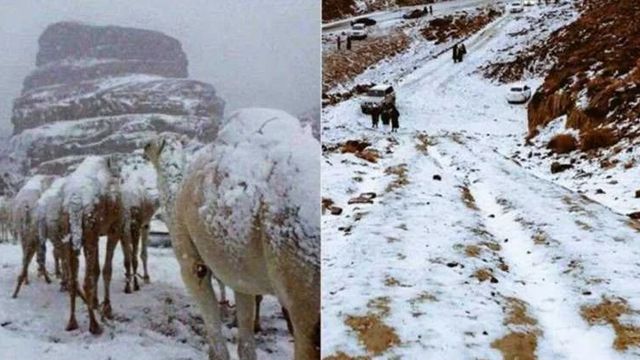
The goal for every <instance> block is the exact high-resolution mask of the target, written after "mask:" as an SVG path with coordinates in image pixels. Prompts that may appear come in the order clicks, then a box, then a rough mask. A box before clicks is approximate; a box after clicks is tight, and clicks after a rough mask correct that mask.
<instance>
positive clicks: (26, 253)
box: [13, 245, 36, 299]
mask: <svg viewBox="0 0 640 360" xmlns="http://www.w3.org/2000/svg"><path fill="white" fill-rule="evenodd" d="M35 253H36V249H35V246H32V245H24V246H23V247H22V271H21V272H20V275H18V283H17V284H16V289H15V291H14V292H13V298H14V299H15V298H17V297H18V292H20V287H21V286H22V284H23V283H24V284H25V285H27V284H29V280H28V274H29V264H30V263H31V259H33V255H34V254H35Z"/></svg>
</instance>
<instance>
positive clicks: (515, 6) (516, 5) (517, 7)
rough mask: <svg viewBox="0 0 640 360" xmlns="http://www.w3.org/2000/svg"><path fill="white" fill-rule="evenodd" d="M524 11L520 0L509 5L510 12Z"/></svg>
mask: <svg viewBox="0 0 640 360" xmlns="http://www.w3.org/2000/svg"><path fill="white" fill-rule="evenodd" d="M523 11H524V8H523V7H522V4H521V3H520V2H514V3H511V5H509V12H510V13H512V14H515V13H521V12H523Z"/></svg>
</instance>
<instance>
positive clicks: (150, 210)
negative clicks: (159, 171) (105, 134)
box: [121, 163, 159, 293]
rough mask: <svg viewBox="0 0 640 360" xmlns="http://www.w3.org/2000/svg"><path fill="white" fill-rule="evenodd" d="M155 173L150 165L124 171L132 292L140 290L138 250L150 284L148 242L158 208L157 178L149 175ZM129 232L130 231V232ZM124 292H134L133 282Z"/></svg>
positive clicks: (144, 279) (145, 279) (125, 228)
mask: <svg viewBox="0 0 640 360" xmlns="http://www.w3.org/2000/svg"><path fill="white" fill-rule="evenodd" d="M150 171H151V172H153V170H152V169H151V168H150V166H149V164H148V163H142V164H134V165H131V166H128V167H125V168H124V169H123V171H122V182H121V183H122V185H121V191H122V199H123V204H124V211H125V214H124V216H125V224H124V229H123V231H129V233H130V234H129V235H130V238H131V250H132V257H131V265H132V266H133V269H126V270H127V273H131V274H133V276H132V278H133V279H132V280H133V290H134V291H137V290H139V289H140V286H139V285H138V278H137V275H138V249H139V250H140V252H139V256H140V260H141V261H142V267H143V275H142V279H143V281H144V282H145V283H147V284H148V283H149V281H150V278H149V271H148V267H147V260H148V255H147V247H148V242H149V224H150V223H151V219H152V218H153V215H154V214H155V212H156V210H157V209H158V207H159V201H158V195H157V190H156V180H155V176H153V175H152V176H151V177H149V176H148V174H149V172H150ZM127 229H128V230H127ZM125 292H126V293H129V292H131V286H130V281H129V279H127V282H126V284H125Z"/></svg>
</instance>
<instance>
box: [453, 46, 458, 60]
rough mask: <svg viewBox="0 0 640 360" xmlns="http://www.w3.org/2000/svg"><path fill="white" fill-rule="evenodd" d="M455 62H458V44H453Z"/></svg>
mask: <svg viewBox="0 0 640 360" xmlns="http://www.w3.org/2000/svg"><path fill="white" fill-rule="evenodd" d="M453 62H454V63H457V62H458V44H453Z"/></svg>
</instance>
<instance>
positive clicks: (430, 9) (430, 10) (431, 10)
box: [429, 5, 433, 15]
mask: <svg viewBox="0 0 640 360" xmlns="http://www.w3.org/2000/svg"><path fill="white" fill-rule="evenodd" d="M429 14H430V15H433V6H431V5H429Z"/></svg>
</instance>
